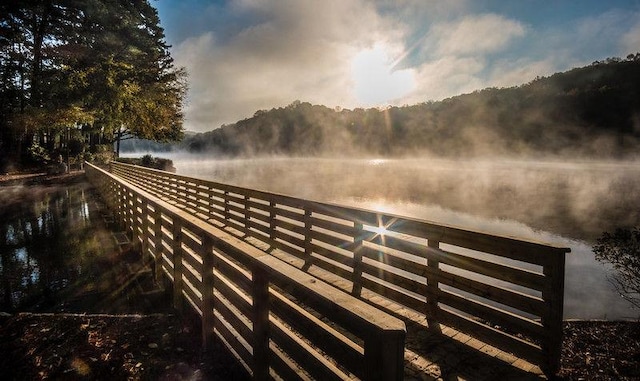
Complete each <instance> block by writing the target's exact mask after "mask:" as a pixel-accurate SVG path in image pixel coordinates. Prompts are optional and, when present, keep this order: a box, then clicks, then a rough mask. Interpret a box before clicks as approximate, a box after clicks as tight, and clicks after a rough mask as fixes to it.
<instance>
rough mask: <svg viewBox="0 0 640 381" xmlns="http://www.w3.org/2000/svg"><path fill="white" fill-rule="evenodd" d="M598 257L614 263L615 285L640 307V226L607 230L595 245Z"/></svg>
mask: <svg viewBox="0 0 640 381" xmlns="http://www.w3.org/2000/svg"><path fill="white" fill-rule="evenodd" d="M593 251H594V253H595V256H596V259H597V260H598V261H602V262H607V263H610V264H611V265H613V268H614V270H615V271H616V273H615V275H614V276H613V277H612V278H611V281H612V283H613V285H614V286H615V287H616V289H617V290H618V291H619V292H620V295H622V296H623V297H624V298H625V299H626V300H628V301H629V302H630V303H631V304H633V305H634V306H635V307H638V308H640V227H637V226H636V227H634V228H633V229H616V231H615V232H614V233H613V234H611V233H608V232H605V233H604V234H603V235H602V237H600V238H598V241H597V243H596V245H594V246H593Z"/></svg>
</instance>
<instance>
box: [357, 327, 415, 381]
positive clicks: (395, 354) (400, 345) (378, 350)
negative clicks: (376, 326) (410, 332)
mask: <svg viewBox="0 0 640 381" xmlns="http://www.w3.org/2000/svg"><path fill="white" fill-rule="evenodd" d="M405 336H406V332H402V331H390V332H380V333H379V334H377V335H374V336H371V337H367V338H365V340H364V379H365V380H372V381H378V380H379V381H387V380H402V379H403V378H404V340H405Z"/></svg>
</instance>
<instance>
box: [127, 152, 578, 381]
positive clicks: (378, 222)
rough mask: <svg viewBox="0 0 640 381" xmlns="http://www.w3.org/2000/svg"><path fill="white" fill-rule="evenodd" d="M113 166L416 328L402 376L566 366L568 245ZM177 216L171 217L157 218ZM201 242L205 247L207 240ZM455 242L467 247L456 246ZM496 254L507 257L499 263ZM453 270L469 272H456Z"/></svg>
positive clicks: (141, 209)
mask: <svg viewBox="0 0 640 381" xmlns="http://www.w3.org/2000/svg"><path fill="white" fill-rule="evenodd" d="M116 169H117V170H116V173H117V174H118V175H119V176H122V179H125V180H127V181H130V182H131V184H135V186H139V187H141V188H142V189H144V190H145V191H146V192H150V193H151V194H153V197H157V198H159V199H160V200H162V201H163V202H165V203H166V204H167V205H172V206H173V207H175V208H177V210H183V211H185V212H186V213H187V214H185V216H189V217H187V218H188V219H189V220H192V219H194V218H195V219H198V220H200V221H202V222H205V223H207V224H208V225H210V226H211V227H212V229H218V230H217V231H219V232H224V233H220V234H228V235H229V237H235V239H238V240H240V241H237V242H244V243H246V244H249V245H250V246H251V247H254V248H256V249H258V250H259V252H262V253H265V255H267V256H268V257H270V258H273V259H276V258H277V259H278V260H279V261H280V262H281V263H286V264H289V265H291V267H290V268H291V269H301V270H302V271H304V272H305V273H306V274H309V275H311V276H314V277H315V278H317V279H320V280H322V281H324V282H327V283H329V284H331V285H332V286H333V287H335V288H337V289H340V290H343V291H344V292H345V295H354V296H356V297H357V298H358V299H359V300H362V301H365V302H367V303H368V304H370V305H372V306H375V307H376V308H377V309H379V310H381V311H383V312H385V313H388V314H389V316H390V317H389V319H391V316H394V317H396V318H400V319H401V320H402V321H403V322H404V326H405V327H406V333H407V336H406V340H405V342H404V344H405V346H404V348H405V350H404V378H405V379H427V380H430V379H470V380H484V379H486V380H489V379H491V380H493V379H499V378H504V379H539V378H545V376H544V374H543V370H542V367H544V368H546V371H547V373H549V369H551V374H552V373H553V371H554V370H553V369H554V368H555V367H557V362H558V361H559V345H560V342H561V317H562V292H563V289H562V286H563V284H562V279H563V276H564V254H565V253H566V252H568V251H569V250H568V249H566V248H556V247H552V246H548V245H545V244H540V243H531V242H525V241H519V240H515V239H512V238H504V237H496V236H491V235H488V234H485V233H478V232H470V231H465V230H461V229H459V228H451V227H446V226H441V225H440V226H438V225H434V224H432V223H429V222H423V221H418V220H410V219H406V218H403V217H399V216H392V215H386V214H380V213H375V212H369V211H362V210H356V209H351V208H344V207H340V206H333V205H328V204H320V203H315V202H309V201H305V200H300V199H294V198H291V197H287V196H280V195H273V194H268V193H265V192H259V191H254V190H247V189H242V188H238V187H230V186H226V185H223V184H216V183H211V182H206V181H203V180H198V179H192V178H185V177H182V176H177V175H172V174H167V173H162V172H159V171H153V170H148V169H141V168H139V167H135V168H134V167H132V166H125V165H122V164H118V165H117V167H116ZM117 192H119V194H120V196H122V193H123V192H122V191H117ZM124 193H128V191H125V192H124ZM124 200H125V201H124V202H126V204H127V205H126V208H125V209H128V210H129V211H128V212H127V211H125V212H124V217H123V218H125V219H126V220H127V221H130V222H131V225H132V227H131V230H132V232H133V233H134V235H136V234H140V233H143V232H145V231H147V230H149V227H148V226H146V225H147V224H148V221H147V219H150V220H156V221H157V220H158V218H157V217H156V215H155V214H153V216H154V217H145V216H146V215H149V216H150V215H151V214H150V213H156V212H157V209H156V207H155V206H154V207H152V208H151V211H152V212H150V211H148V210H147V208H148V205H147V203H146V201H144V200H140V199H139V196H135V195H133V194H129V195H125V198H124ZM118 208H120V206H118ZM120 212H121V213H122V211H120ZM127 213H128V214H127ZM138 214H140V216H138ZM173 218H174V217H173V216H172V217H170V218H165V217H164V215H162V218H160V220H162V219H167V220H172V219H173ZM360 221H362V222H360ZM174 222H175V221H174ZM136 224H137V226H136ZM366 225H368V226H366ZM376 226H377V228H376ZM174 228H175V226H174ZM170 229H173V228H170ZM196 229H200V228H196ZM382 231H383V232H382ZM185 232H189V230H186V231H185ZM157 234H158V233H156V236H157ZM167 234H168V236H169V237H170V236H171V233H170V232H168V233H166V234H164V235H167ZM173 234H174V235H173V237H174V238H175V231H174V233H173ZM178 234H179V235H181V233H180V231H178ZM425 234H426V235H425ZM161 235H162V234H161ZM188 235H190V234H187V236H188ZM196 235H197V234H196ZM134 239H135V237H134ZM155 239H156V238H153V240H155ZM170 239H173V238H170ZM425 239H426V241H425ZM145 240H146V238H143V239H142V240H141V241H143V242H144V241H145ZM202 240H203V243H202V245H204V240H207V239H205V238H202ZM188 241H191V242H192V243H193V242H195V241H198V239H197V238H196V240H195V241H194V240H193V239H188ZM440 241H442V243H443V244H445V245H444V247H447V248H446V249H442V248H441V247H440ZM426 243H428V245H427V244H426ZM451 244H453V245H455V246H461V247H462V248H463V250H462V251H460V250H457V251H456V250H455V246H454V247H453V250H452V249H450V248H448V247H449V246H451ZM427 246H428V247H427ZM155 247H156V248H157V247H158V246H157V245H156V246H155ZM198 247H199V246H198ZM467 249H471V250H472V251H473V250H476V253H477V250H479V251H480V256H479V257H477V256H476V254H472V255H468V254H467V253H466V252H465V250H467ZM214 252H215V251H214ZM483 252H484V253H489V254H490V255H488V256H487V254H484V253H483ZM365 256H366V258H364V257H365ZM492 256H493V257H495V256H504V257H505V258H507V262H504V261H498V262H492V259H491V258H492ZM196 257H198V256H197V255H196ZM186 259H188V258H185V260H186ZM189 261H192V262H191V263H192V264H195V265H196V267H197V266H199V265H198V263H197V262H193V261H194V259H189ZM189 261H187V263H188V262H189ZM375 261H378V262H375ZM518 261H521V262H518ZM440 262H442V263H443V264H444V268H443V267H442V265H440V264H439V263H440ZM514 263H515V264H514ZM523 264H524V265H523ZM456 267H459V268H460V269H462V270H463V272H462V273H460V272H459V271H457V272H456V271H453V270H455V268H456ZM450 268H453V270H450ZM451 271H453V272H451ZM465 272H466V273H469V272H472V273H477V274H478V275H474V276H472V277H468V275H465V274H464V273H465ZM425 276H426V279H425V278H424V277H425ZM491 278H494V279H497V283H496V281H491V280H490V279H491ZM185 279H186V278H185ZM440 282H442V284H441V285H440V286H438V284H439V283H440ZM505 282H507V283H505ZM494 284H497V285H494ZM504 284H507V286H506V287H505V286H504ZM509 284H512V285H513V284H515V285H516V288H515V289H512V288H510V286H508V285H509ZM414 288H415V289H414ZM523 289H531V290H532V291H528V292H527V293H523V292H521V290H523ZM530 292H533V295H531V294H530ZM474 294H475V296H474ZM424 295H426V296H427V297H426V301H425V300H424ZM463 295H464V296H463ZM536 295H537V296H536ZM195 298H196V299H197V298H198V297H197V295H196V296H195ZM194 300H195V299H194ZM487 301H488V302H489V304H487V303H486V302H487ZM442 303H444V305H442V306H441V304H442ZM194 306H195V304H194ZM451 308H453V310H452V309H451ZM456 311H457V312H456ZM519 311H524V312H519ZM372 316H373V315H372ZM535 316H539V317H540V318H538V319H540V320H536V319H535ZM434 317H438V320H434ZM449 322H450V323H452V324H449ZM445 323H446V324H445ZM454 327H455V328H454ZM558 332H560V334H558ZM488 343H492V344H491V345H490V344H488ZM512 353H518V354H519V355H517V356H516V355H514V354H512ZM556 370H557V368H556Z"/></svg>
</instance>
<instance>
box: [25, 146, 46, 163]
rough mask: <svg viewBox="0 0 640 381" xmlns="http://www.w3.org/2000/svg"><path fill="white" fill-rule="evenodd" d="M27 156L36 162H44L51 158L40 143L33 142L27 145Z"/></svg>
mask: <svg viewBox="0 0 640 381" xmlns="http://www.w3.org/2000/svg"><path fill="white" fill-rule="evenodd" d="M29 157H30V159H31V161H33V162H34V163H37V164H46V163H48V162H49V161H50V160H51V157H50V156H49V153H48V152H47V150H45V149H44V147H42V146H41V145H40V144H38V143H36V142H33V143H32V144H31V146H30V147H29Z"/></svg>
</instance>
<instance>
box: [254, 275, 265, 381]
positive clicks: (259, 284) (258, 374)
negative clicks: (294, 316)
mask: <svg viewBox="0 0 640 381" xmlns="http://www.w3.org/2000/svg"><path fill="white" fill-rule="evenodd" d="M251 288H252V290H251V294H252V295H251V296H252V299H253V306H252V314H253V316H252V319H251V320H252V321H253V343H252V347H253V379H254V380H267V379H268V378H269V281H268V279H267V273H266V271H265V270H264V269H262V268H260V266H259V265H255V266H254V268H253V271H252V283H251Z"/></svg>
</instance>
